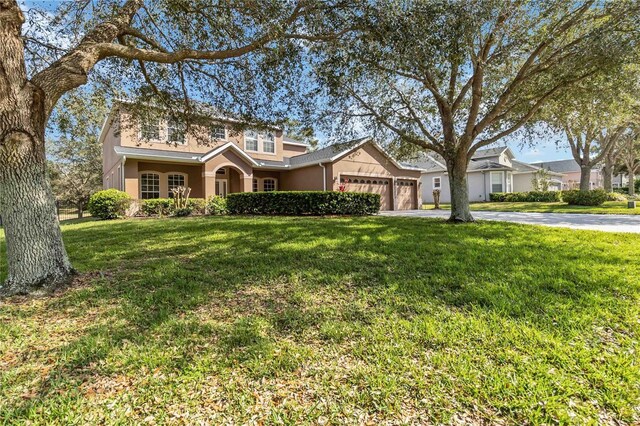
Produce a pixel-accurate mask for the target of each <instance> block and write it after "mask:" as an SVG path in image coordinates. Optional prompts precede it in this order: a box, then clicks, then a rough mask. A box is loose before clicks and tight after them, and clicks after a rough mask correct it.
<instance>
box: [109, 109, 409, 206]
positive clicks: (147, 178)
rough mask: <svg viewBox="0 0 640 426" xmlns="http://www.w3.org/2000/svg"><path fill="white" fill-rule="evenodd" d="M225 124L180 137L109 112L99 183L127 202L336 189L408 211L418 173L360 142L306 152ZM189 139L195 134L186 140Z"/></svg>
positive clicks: (156, 123) (164, 126)
mask: <svg viewBox="0 0 640 426" xmlns="http://www.w3.org/2000/svg"><path fill="white" fill-rule="evenodd" d="M231 123H232V121H231V120H229V119H224V118H216V119H213V118H212V119H211V121H210V124H207V125H201V126H199V127H198V128H195V129H192V130H193V131H192V132H189V134H186V135H185V132H183V131H182V132H180V131H177V129H178V130H179V129H180V123H178V122H175V121H172V120H167V119H166V118H159V119H157V120H153V122H146V123H137V122H136V121H135V120H134V119H133V117H132V116H131V115H130V114H128V113H127V111H126V107H123V106H120V107H115V108H114V110H112V111H111V113H110V115H109V117H108V118H107V120H106V121H105V124H104V126H103V129H102V132H101V134H100V142H101V143H102V145H103V184H104V187H105V188H116V189H120V190H122V191H125V192H127V193H128V194H129V195H130V196H131V197H133V198H134V199H149V198H164V197H171V196H172V193H171V189H172V188H175V187H178V186H188V187H190V188H191V197H193V198H207V197H210V196H212V195H219V196H223V197H224V196H226V195H227V194H229V193H234V192H252V191H253V192H258V191H303V190H317V191H323V190H338V189H339V187H340V185H341V183H342V184H344V187H345V188H346V190H347V191H359V192H374V193H379V194H380V195H381V197H382V198H381V208H382V209H383V210H401V209H415V208H418V206H419V205H420V204H421V200H420V195H421V194H420V189H419V188H420V173H421V171H420V169H417V168H415V167H410V166H405V165H401V164H399V163H398V162H397V161H395V160H394V159H393V158H392V157H391V156H390V155H389V154H388V153H387V152H385V151H384V150H383V149H382V148H381V147H380V146H379V145H378V144H377V143H375V142H374V141H372V140H371V139H368V138H365V139H360V140H357V141H352V142H348V143H341V144H335V145H331V146H328V147H326V148H323V149H319V150H317V151H312V152H308V146H307V145H306V144H303V143H300V142H298V141H295V140H293V139H290V138H288V137H286V136H283V134H282V131H281V130H279V129H276V128H274V129H271V130H268V131H257V130H245V131H244V132H240V131H235V130H232V126H231ZM192 134H195V135H199V136H197V137H196V136H192Z"/></svg>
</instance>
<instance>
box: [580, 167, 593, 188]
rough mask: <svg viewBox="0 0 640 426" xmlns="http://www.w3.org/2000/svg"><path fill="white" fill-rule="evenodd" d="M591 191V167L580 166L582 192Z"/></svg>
mask: <svg viewBox="0 0 640 426" xmlns="http://www.w3.org/2000/svg"><path fill="white" fill-rule="evenodd" d="M590 189H591V166H584V165H582V166H580V191H588V190H590Z"/></svg>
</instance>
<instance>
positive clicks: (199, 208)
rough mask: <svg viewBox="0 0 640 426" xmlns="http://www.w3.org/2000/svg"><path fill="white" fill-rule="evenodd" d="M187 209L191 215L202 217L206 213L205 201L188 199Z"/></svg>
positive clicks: (202, 199)
mask: <svg viewBox="0 0 640 426" xmlns="http://www.w3.org/2000/svg"><path fill="white" fill-rule="evenodd" d="M187 207H188V208H190V209H191V214H194V215H204V214H206V213H207V200H205V199H204V198H189V201H187Z"/></svg>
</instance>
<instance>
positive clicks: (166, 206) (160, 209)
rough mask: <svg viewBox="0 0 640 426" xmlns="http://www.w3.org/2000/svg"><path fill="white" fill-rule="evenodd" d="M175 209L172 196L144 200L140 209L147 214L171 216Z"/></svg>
mask: <svg viewBox="0 0 640 426" xmlns="http://www.w3.org/2000/svg"><path fill="white" fill-rule="evenodd" d="M172 210H173V200H172V199H171V198H153V199H150V200H142V205H141V206H140V211H141V212H142V213H143V214H144V215H145V216H169V215H170V214H171V211H172Z"/></svg>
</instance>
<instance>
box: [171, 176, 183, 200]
mask: <svg viewBox="0 0 640 426" xmlns="http://www.w3.org/2000/svg"><path fill="white" fill-rule="evenodd" d="M167 180H168V184H169V185H168V186H169V198H173V192H171V190H172V189H173V188H177V187H179V186H185V180H184V176H183V175H169V176H168V177H167Z"/></svg>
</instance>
